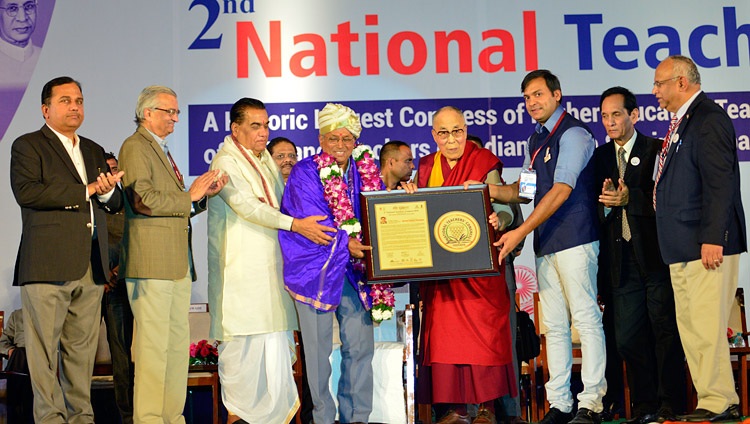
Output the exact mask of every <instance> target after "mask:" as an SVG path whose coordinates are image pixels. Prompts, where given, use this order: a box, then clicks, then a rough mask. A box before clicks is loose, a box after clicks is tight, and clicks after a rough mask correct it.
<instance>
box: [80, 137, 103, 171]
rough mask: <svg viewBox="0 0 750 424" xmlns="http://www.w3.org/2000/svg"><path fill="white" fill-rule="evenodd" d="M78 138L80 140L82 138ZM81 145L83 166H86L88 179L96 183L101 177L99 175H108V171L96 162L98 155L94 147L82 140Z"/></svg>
mask: <svg viewBox="0 0 750 424" xmlns="http://www.w3.org/2000/svg"><path fill="white" fill-rule="evenodd" d="M78 138H79V139H80V138H81V137H78ZM80 143H81V156H83V164H84V166H86V178H88V180H89V181H94V180H95V179H96V178H97V177H98V176H99V174H101V173H102V172H105V173H106V172H107V170H106V169H102V168H101V167H99V166H97V165H98V163H97V161H96V154H95V153H94V150H93V149H92V147H93V146H91V145H90V144H89V143H88V142H86V143H84V141H83V140H82V139H81V141H80Z"/></svg>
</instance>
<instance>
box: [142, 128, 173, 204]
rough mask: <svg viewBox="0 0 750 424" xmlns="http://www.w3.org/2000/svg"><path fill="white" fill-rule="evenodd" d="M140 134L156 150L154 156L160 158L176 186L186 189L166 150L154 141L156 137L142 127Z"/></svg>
mask: <svg viewBox="0 0 750 424" xmlns="http://www.w3.org/2000/svg"><path fill="white" fill-rule="evenodd" d="M138 133H140V134H141V135H142V136H143V137H144V138H145V139H146V140H147V141H148V142H149V144H150V146H151V148H152V149H153V150H154V154H156V156H157V157H158V158H159V160H160V161H161V164H162V166H164V168H165V169H166V170H167V173H169V175H170V176H171V177H172V180H173V181H174V183H175V184H177V186H178V187H179V188H180V189H181V190H184V189H185V185H184V184H183V183H182V181H180V180H179V179H178V178H177V174H176V173H175V171H174V168H172V163H171V162H170V161H169V158H168V157H167V155H166V154H165V153H164V149H162V148H161V146H160V145H159V143H157V141H156V140H155V139H154V137H152V136H151V134H150V133H149V132H148V130H147V129H145V128H143V127H142V126H139V127H138Z"/></svg>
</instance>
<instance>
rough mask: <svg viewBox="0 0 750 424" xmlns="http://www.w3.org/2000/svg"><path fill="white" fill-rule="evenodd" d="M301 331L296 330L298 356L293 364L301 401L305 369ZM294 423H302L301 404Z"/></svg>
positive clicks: (296, 353)
mask: <svg viewBox="0 0 750 424" xmlns="http://www.w3.org/2000/svg"><path fill="white" fill-rule="evenodd" d="M299 340H300V338H299V331H295V332H294V353H295V355H296V357H297V360H296V361H294V364H292V374H293V375H294V384H295V385H296V386H297V394H298V395H299V399H300V402H302V391H303V388H302V378H303V374H304V372H303V370H302V361H303V358H302V350H301V349H300V345H299ZM294 424H302V407H301V405H300V408H298V409H297V413H295V414H294Z"/></svg>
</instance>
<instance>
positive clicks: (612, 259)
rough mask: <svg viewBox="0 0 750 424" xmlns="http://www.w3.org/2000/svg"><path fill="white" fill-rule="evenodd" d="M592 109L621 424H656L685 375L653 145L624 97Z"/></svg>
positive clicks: (621, 91)
mask: <svg viewBox="0 0 750 424" xmlns="http://www.w3.org/2000/svg"><path fill="white" fill-rule="evenodd" d="M599 105H600V108H601V113H602V124H603V125H604V128H605V130H606V131H607V135H608V136H609V138H610V139H611V142H609V143H606V144H604V145H602V146H599V147H598V148H597V149H596V151H595V152H594V159H593V161H594V169H595V176H596V184H597V185H598V186H599V187H601V195H600V196H599V219H600V222H601V231H600V237H601V240H600V246H601V250H600V253H599V279H600V283H601V284H600V285H601V286H603V290H602V291H607V290H609V291H610V292H611V294H612V296H611V304H609V305H607V306H608V307H607V309H611V310H613V318H614V319H613V321H614V338H615V342H616V346H617V352H618V353H619V354H620V356H622V358H623V359H624V360H625V363H626V365H627V374H628V375H627V377H628V382H629V385H630V390H631V396H632V401H633V405H634V408H633V417H632V419H631V420H629V421H627V423H632V424H647V423H650V422H653V421H658V422H664V421H666V420H673V419H674V411H675V410H677V411H681V410H682V408H683V404H684V399H683V397H682V396H680V394H682V393H683V392H684V390H683V388H684V384H685V373H684V369H683V360H682V357H683V353H682V346H681V345H680V337H679V334H678V331H677V323H676V321H675V310H674V294H673V293H672V285H671V282H670V279H669V267H668V266H667V265H666V264H664V261H663V260H662V258H661V253H660V252H659V245H658V242H657V239H656V217H655V216H654V207H653V202H652V197H653V196H652V193H653V190H654V181H653V178H652V177H653V170H654V164H655V162H656V157H657V155H658V154H659V149H660V148H661V141H660V140H657V139H655V138H651V137H646V136H645V135H643V134H641V133H639V132H637V131H636V130H635V127H634V125H635V123H636V122H638V104H637V103H636V98H635V95H634V94H633V93H632V92H630V90H628V89H626V88H623V87H612V88H610V89H608V90H606V91H605V92H604V93H603V94H602V95H601V99H600V101H599ZM607 309H605V313H607V312H609V311H607ZM609 336H610V335H608V337H609ZM613 372H620V373H621V372H622V371H621V370H619V371H618V370H613Z"/></svg>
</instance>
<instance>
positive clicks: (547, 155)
mask: <svg viewBox="0 0 750 424" xmlns="http://www.w3.org/2000/svg"><path fill="white" fill-rule="evenodd" d="M550 159H552V155H550V154H549V147H547V151H546V152H545V154H544V163H547V162H549V160H550Z"/></svg>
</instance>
